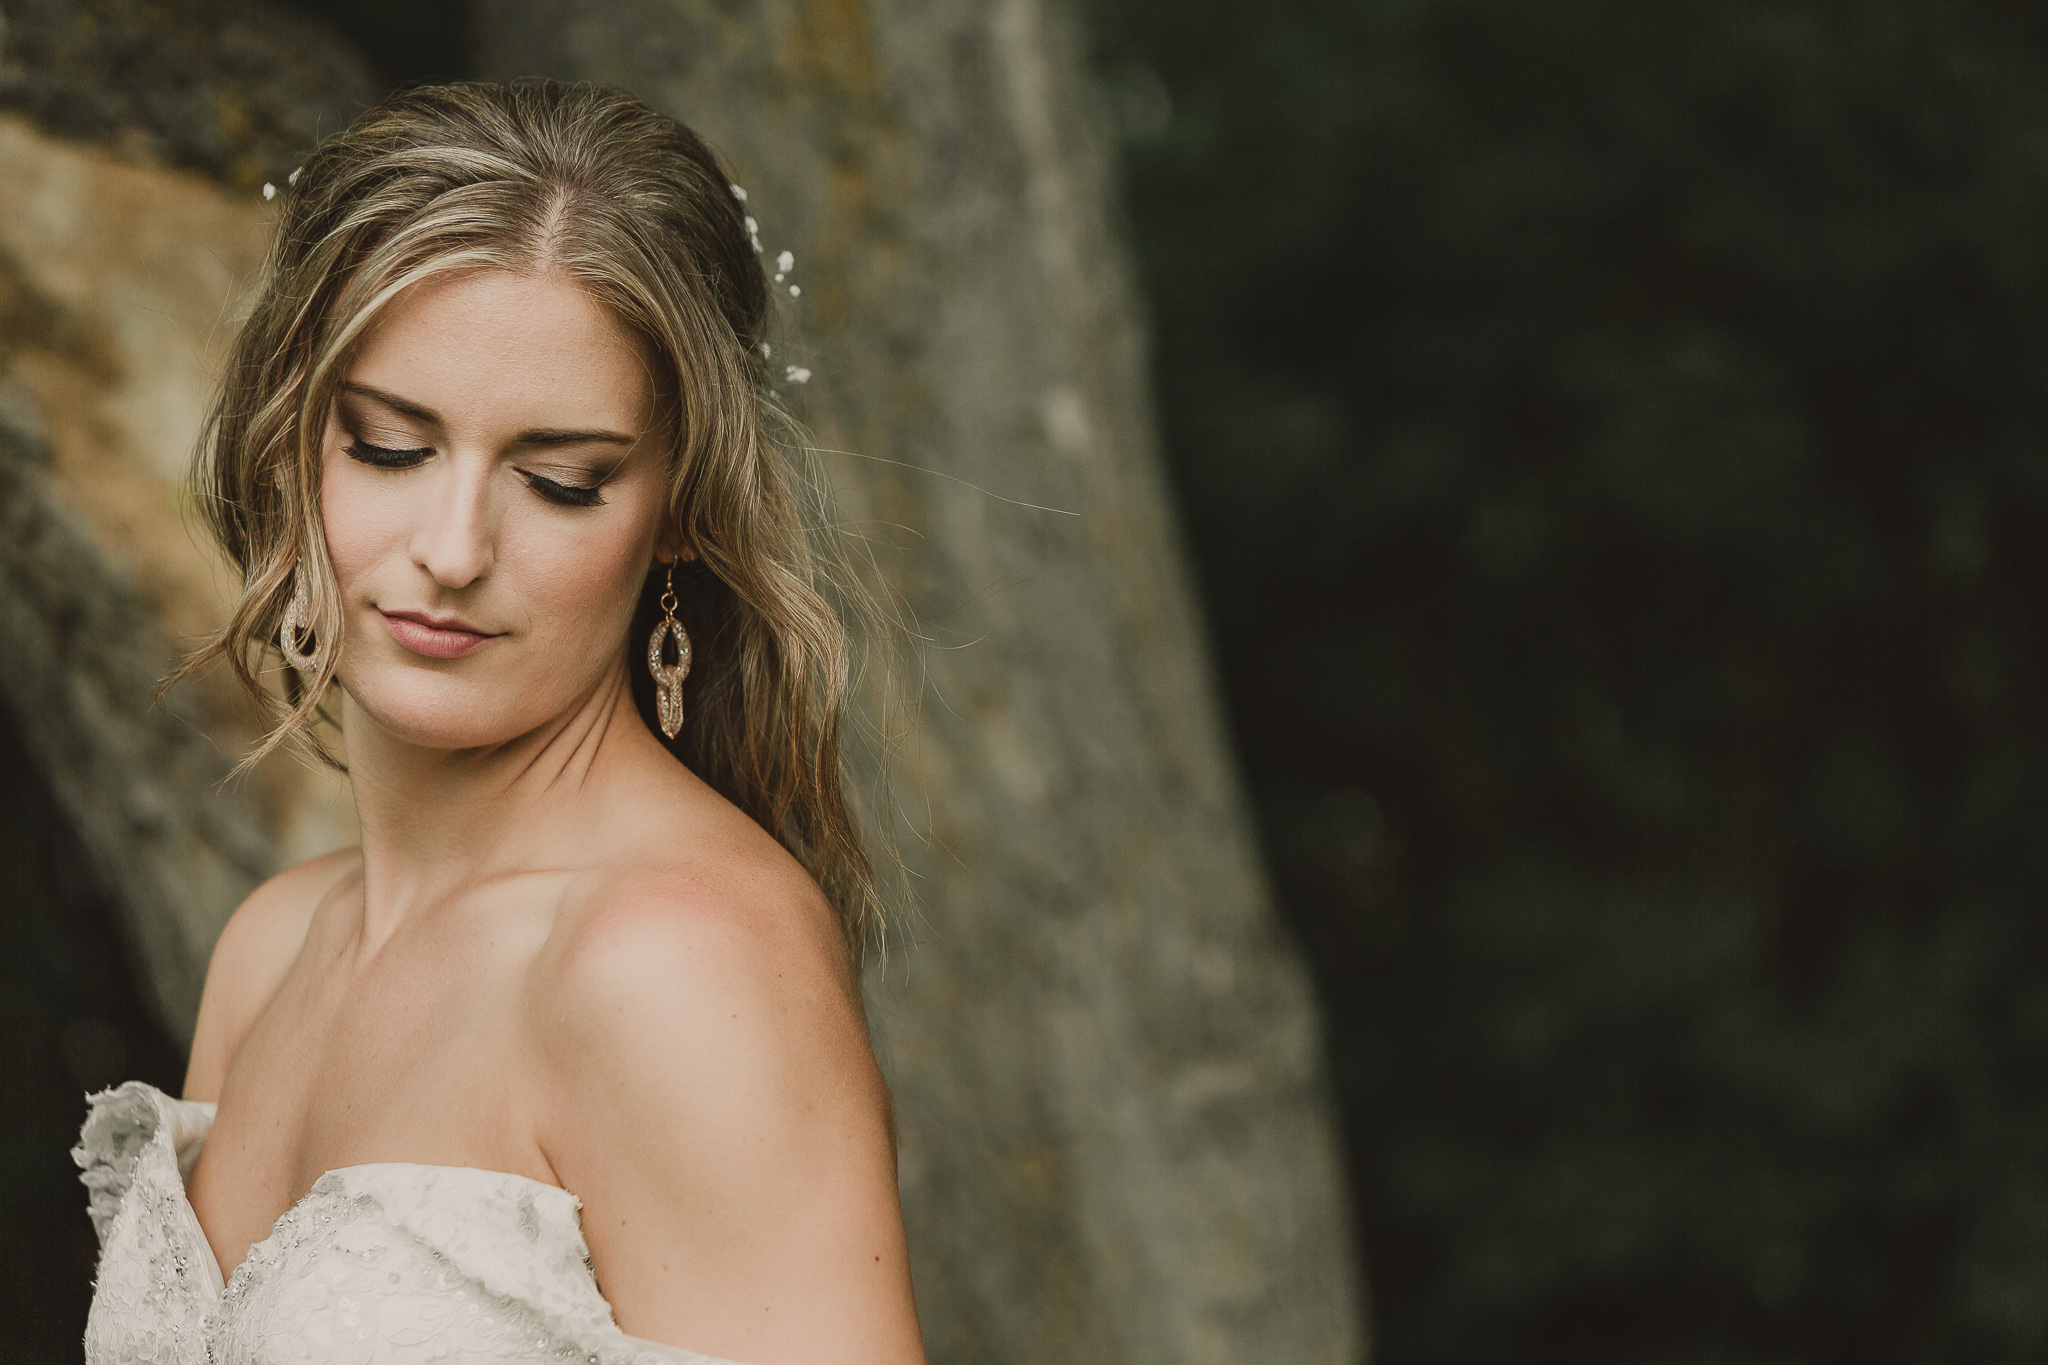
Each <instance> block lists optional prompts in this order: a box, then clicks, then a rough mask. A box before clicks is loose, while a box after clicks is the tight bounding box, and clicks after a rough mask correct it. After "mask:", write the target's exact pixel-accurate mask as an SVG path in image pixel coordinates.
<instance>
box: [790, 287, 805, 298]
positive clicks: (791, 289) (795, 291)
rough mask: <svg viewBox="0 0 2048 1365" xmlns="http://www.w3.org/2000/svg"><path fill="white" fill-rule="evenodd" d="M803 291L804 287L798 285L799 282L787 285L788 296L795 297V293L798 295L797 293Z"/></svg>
mask: <svg viewBox="0 0 2048 1365" xmlns="http://www.w3.org/2000/svg"><path fill="white" fill-rule="evenodd" d="M803 292H804V287H803V286H802V285H800V284H793V285H791V286H790V287H789V296H790V297H791V298H795V297H796V296H797V295H799V294H801V293H803Z"/></svg>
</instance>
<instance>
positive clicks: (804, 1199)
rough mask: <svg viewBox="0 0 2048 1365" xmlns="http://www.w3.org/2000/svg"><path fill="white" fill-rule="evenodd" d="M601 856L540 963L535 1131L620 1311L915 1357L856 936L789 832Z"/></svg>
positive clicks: (690, 1334)
mask: <svg viewBox="0 0 2048 1365" xmlns="http://www.w3.org/2000/svg"><path fill="white" fill-rule="evenodd" d="M770 849H771V850H772V852H763V851H761V850H759V849H757V848H754V847H751V846H749V845H747V844H746V843H745V841H741V843H740V846H739V847H737V848H735V849H724V850H719V851H717V852H715V853H713V854H712V855H710V856H708V857H706V858H704V859H702V860H698V859H694V858H692V859H681V860H677V861H675V862H665V863H660V864H648V865H644V866H641V867H637V868H630V869H625V870H623V871H621V872H619V873H617V874H615V875H611V876H608V877H607V878H606V879H605V880H604V882H603V884H602V885H599V886H597V887H595V888H594V889H593V894H592V895H591V896H590V897H589V898H588V903H587V904H582V905H580V906H578V907H576V908H575V909H573V910H572V911H571V912H570V913H569V914H568V915H567V916H566V917H565V922H564V924H563V926H562V928H561V930H560V932H559V933H558V935H557V938H558V942H557V943H556V944H555V945H553V946H552V948H551V951H552V953H553V960H552V961H551V962H549V963H548V964H547V965H546V966H545V967H544V969H543V971H544V974H545V976H546V978H547V979H546V982H545V984H544V985H543V986H542V987H541V991H542V994H543V996H544V998H545V1002H546V1003H545V1015H544V1018H543V1023H544V1032H543V1034H542V1036H543V1037H544V1039H545V1042H544V1048H545V1050H546V1053H547V1055H548V1057H549V1062H548V1065H547V1071H548V1073H549V1075H550V1076H551V1078H552V1079H551V1081H550V1082H549V1085H550V1090H551V1092H552V1097H551V1103H550V1104H549V1105H548V1106H547V1109H548V1112H549V1114H550V1115H551V1117H550V1119H549V1120H548V1122H549V1124H550V1129H549V1131H548V1132H546V1133H545V1134H544V1135H543V1143H542V1145H543V1149H544V1151H545V1152H546V1153H547V1156H548V1159H549V1161H550V1163H551V1164H552V1165H553V1166H554V1168H555V1171H556V1174H557V1176H558V1177H559V1178H560V1180H561V1181H562V1183H563V1185H564V1186H565V1187H567V1188H569V1189H571V1190H573V1191H574V1192H575V1193H576V1194H577V1195H578V1197H579V1198H581V1199H582V1201H583V1206H584V1219H585V1230H586V1237H587V1239H588V1242H589V1245H590V1251H591V1257H592V1262H593V1265H594V1266H595V1268H596V1270H597V1274H598V1281H599V1283H600V1285H601V1286H602V1287H603V1289H604V1291H605V1295H606V1297H607V1298H608V1299H609V1300H610V1301H611V1303H612V1307H613V1310H614V1313H615V1315H616V1317H617V1320H618V1322H619V1325H620V1326H621V1327H623V1328H624V1329H625V1330H626V1331H628V1332H631V1333H633V1334H635V1335H638V1336H643V1337H648V1338H651V1339H653V1340H656V1341H665V1342H668V1343H670V1344H673V1345H678V1346H684V1347H687V1348H689V1349H692V1350H696V1351H701V1352H706V1353H709V1354H712V1355H715V1356H720V1357H722V1358H725V1359H733V1360H750V1361H756V1362H760V1363H761V1365H777V1362H780V1361H784V1360H800V1359H819V1358H828V1357H829V1358H834V1359H838V1360H843V1361H878V1362H879V1361H915V1360H921V1359H922V1353H921V1351H920V1350H919V1349H918V1347H917V1345H916V1342H917V1333H916V1316H915V1310H914V1308H913V1306H912V1304H911V1297H910V1284H909V1264H908V1255H907V1251H906V1248H905V1245H904V1240H903V1228H902V1214H901V1211H900V1208H899V1205H898V1203H897V1193H896V1170H895V1145H894V1139H893V1135H892V1133H891V1127H890V1121H889V1112H888V1096H887V1092H886V1089H885V1088H884V1086H883V1084H882V1079H881V1074H880V1071H879V1069H878V1068H877V1067H876V1065H875V1059H874V1054H873V1051H872V1049H871V1048H870V1046H869V1043H868V1038H867V1032H866V1028H865V1025H864V1022H863V1019H862V1014H861V1007H860V994H859V986H858V980H857V976H856V974H855V971H854V966H853V961H852V956H851V954H850V953H849V951H848V949H847V947H846V944H845V940H844V938H843V937H842V935H841V933H840V931H839V928H838V925H837V922H836V920H835V919H834V917H833V915H832V912H831V910H830V908H829V906H828V905H827V903H826V901H825V898H824V896H823V895H822V894H821V893H820V892H819V890H818V888H817V886H816V885H815V884H814V883H813V882H812V881H811V880H810V878H809V877H808V876H806V875H805V874H804V872H803V870H802V869H801V868H800V867H799V866H797V864H796V863H795V862H794V860H792V859H790V858H789V857H788V855H787V854H786V853H783V852H782V851H781V850H780V849H779V848H778V847H775V846H773V845H772V844H771V845H770Z"/></svg>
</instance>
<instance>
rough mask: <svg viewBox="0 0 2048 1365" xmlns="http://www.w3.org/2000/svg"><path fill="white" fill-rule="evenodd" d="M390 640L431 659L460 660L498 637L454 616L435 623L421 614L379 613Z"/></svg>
mask: <svg viewBox="0 0 2048 1365" xmlns="http://www.w3.org/2000/svg"><path fill="white" fill-rule="evenodd" d="M378 614H379V615H380V616H382V617H383V618H384V624H385V625H386V626H388V627H389V628H390V630H391V638H392V639H394V640H396V641H398V643H399V644H401V645H403V646H405V647H406V648H407V649H409V650H411V651H412V652H413V653H415V654H424V655H426V656H427V657H428V658H430V659H459V658H461V657H462V656H463V655H465V654H468V653H470V652H471V651H473V650H476V649H480V648H482V647H483V646H484V645H485V644H487V643H489V642H490V641H492V640H495V639H497V638H498V637H497V636H496V635H494V634H491V633H489V632H487V631H481V630H478V629H477V628H476V627H474V626H472V625H470V624H469V623H468V622H466V621H463V620H461V619H459V618H457V617H452V616H451V617H447V618H444V619H441V620H436V619H435V618H434V617H431V616H429V615H427V614H426V613H425V612H423V611H380V612H379V613H378Z"/></svg>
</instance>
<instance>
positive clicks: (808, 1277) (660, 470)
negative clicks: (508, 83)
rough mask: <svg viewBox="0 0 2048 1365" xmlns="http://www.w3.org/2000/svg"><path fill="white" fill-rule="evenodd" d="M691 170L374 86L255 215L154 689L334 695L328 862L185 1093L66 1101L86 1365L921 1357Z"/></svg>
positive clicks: (829, 685) (292, 721) (665, 153)
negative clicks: (250, 255) (253, 270)
mask: <svg viewBox="0 0 2048 1365" xmlns="http://www.w3.org/2000/svg"><path fill="white" fill-rule="evenodd" d="M739 193H740V192H739V191H738V190H737V189H736V188H734V187H732V186H731V185H730V184H729V182H728V180H727V178H726V177H725V175H724V174H723V172H722V171H721V170H720V168H719V166H718V165H717V163H716V161H715V159H714V158H713V157H712V156H711V154H710V153H709V152H708V151H707V150H706V149H705V148H704V146H703V144H702V143H700V142H699V141H698V140H697V139H696V138H695V137H694V136H693V135H692V134H691V133H690V132H689V131H688V130H686V129H684V128H682V127H680V126H679V125H677V124H676V123H675V122H673V121H672V120H670V119H667V118H665V117H662V116H661V115H658V114H656V113H654V112H653V111H652V110H650V109H648V108H647V107H645V106H644V105H642V104H640V103H639V102H638V101H636V100H634V99H632V98H631V97H629V96H626V95H623V94H620V93H617V92H611V91H603V90H592V89H587V88H569V87H564V86H560V85H556V84H541V85H527V86H517V87H505V86H491V85H459V86H449V87H441V88H430V89H421V90H416V91H413V92H410V93H407V94H403V95H400V96H397V97H395V98H393V99H392V100H390V101H387V102H386V103H385V104H383V105H382V106H380V107H378V108H376V109H373V110H371V111H370V112H368V113H367V114H365V115H364V116H363V117H362V118H361V119H360V120H359V121H358V122H357V123H356V124H355V125H354V126H353V127H351V128H350V129H348V130H347V131H346V132H344V133H342V134H341V135H339V136H338V137H336V138H334V139H332V140H331V141H329V142H327V143H325V144H323V145H322V146H321V147H320V148H319V149H317V150H316V151H315V152H314V153H313V155H312V156H311V157H310V158H309V159H308V160H307V162H306V164H305V165H304V167H302V168H301V170H300V172H298V173H296V174H295V176H294V178H293V183H292V184H291V185H290V186H289V187H288V188H287V189H286V191H285V193H284V197H283V208H284V212H283V215H282V221H281V223H280V224H279V230H278V238H277V243H276V246H275V249H274V251H273V254H272V258H271V263H270V268H269V276H268V282H267V286H266V289H265V291H264V293H263V296H262V298H261V300H260V302H259V303H258V305H257V307H256V310H255V312H254V314H253V316H252V318H251V319H250V321H249V323H248V324H247V326H246V327H245V329H244V330H243V332H242V334H241V336H240V338H239V340H238V342H237V345H236V348H235V351H234V354H233V357H232V360H231V363H230V367H229V371H228V375H227V378H226V381H225V384H224V386H223V391H222V393H221V396H220V399H219V401H218V404H217V407H216V409H215V411H214V414H213V418H212V421H211V423H210V425H209V428H208V433H207V437H206V440H205V441H204V442H203V443H202V446H203V448H202V457H201V469H200V479H199V483H200V487H201V491H202V493H203V495H204V506H205V508H206V514H207V518H208V521H209V523H210V526H211V529H212V530H213V532H214V533H215V534H216V535H217V536H218V538H219V540H220V542H221V544H222V546H223V547H224V548H225V549H226V551H227V553H228V555H229V556H230V558H232V559H233V561H234V562H235V563H236V565H237V566H238V567H239V568H240V569H241V570H242V574H243V582H244V592H243V596H242V599H241V601H240V603H239V605H238V606H237V608H236V609H235V611H234V613H233V616H232V619H231V621H230V623H229V625H228V626H227V627H226V629H225V630H224V631H223V632H222V634H221V635H220V637H219V638H218V639H216V640H215V641H213V642H212V644H211V645H210V646H209V648H208V649H206V650H205V651H203V652H202V654H201V655H200V656H199V657H198V658H197V659H195V660H194V665H193V666H197V664H199V663H202V662H204V661H205V660H206V659H209V658H211V657H214V656H216V655H226V656H227V657H228V658H229V659H231V660H232V661H233V663H234V665H235V667H236V668H237V670H238V672H239V673H240V674H241V676H242V678H243V680H244V682H245V683H246V684H247V685H248V686H249V687H250V688H251V690H252V691H254V692H255V693H256V694H257V695H258V696H262V697H270V696H272V695H273V694H271V693H267V692H265V691H264V689H263V688H262V686H261V685H260V681H259V678H258V676H257V674H258V669H257V664H259V663H260V658H255V657H252V656H257V655H259V654H260V651H261V649H262V648H263V647H264V644H265V642H274V644H275V646H276V647H277V648H278V650H279V651H280V653H281V654H282V655H283V657H284V659H285V660H286V662H288V663H290V664H291V665H292V669H293V671H291V672H289V673H287V674H286V675H285V676H286V678H287V681H288V686H287V688H286V699H285V701H284V702H282V703H275V704H276V705H277V706H278V707H279V710H280V722H279V728H278V730H277V732H276V733H275V734H273V735H272V737H271V743H272V744H273V745H274V744H276V743H278V742H280V741H282V740H284V739H286V738H287V737H297V739H299V740H302V741H305V742H311V738H310V737H311V734H312V730H311V726H312V723H313V721H314V720H315V718H316V715H317V714H319V713H318V712H317V711H316V707H317V706H318V705H319V704H320V703H321V701H322V699H323V698H324V697H327V696H329V694H330V684H338V719H339V723H340V731H341V735H342V750H343V755H344V757H345V760H346V766H347V770H348V773H349V776H350V779H351V781H352V783H353V786H354V795H355V801H356V807H357V812H358V815H359V817H360V823H361V828H362V844H361V847H359V848H352V849H347V850H344V851H342V852H338V853H334V854H331V855H329V856H327V857H323V858H318V859H315V860H313V861H312V862H309V863H305V864H302V865H301V866H298V867H295V868H292V869H291V870H289V871H287V872H284V873H282V874H280V875H279V876H277V877H275V878H273V879H272V880H271V881H269V882H268V883H266V884H265V885H263V886H262V887H260V888H259V889H258V890H257V891H256V892H255V893H254V894H253V895H251V896H250V897H249V899H248V900H247V902H245V903H244V904H243V905H242V906H241V908H240V909H239V910H237V911H236V913H235V915H234V917H233V919H232V920H231V921H230V922H229V924H228V926H227V928H226V930H225V931H224V932H223V933H222V935H221V938H220V942H219V945H218V947H217V948H216V949H215V951H214V955H213V961H212V965H211V967H210V969H209V973H208V978H207V983H206V990H205V995H204V999H203V1002H202V1004H201V1006H200V1013H199V1022H198V1029H197V1035H196V1037H195V1040H194V1043H193V1050H192V1059H191V1070H190V1073H189V1075H188V1077H187V1080H186V1093H185V1099H184V1100H183V1101H179V1100H172V1099H170V1098H168V1097H166V1096H163V1095H161V1094H160V1093H158V1092H156V1091H154V1090H151V1089H150V1088H149V1087H147V1086H143V1085H140V1084H136V1083H131V1084H130V1085H128V1086H124V1087H121V1088H120V1089H118V1090H116V1091H112V1092H108V1093H107V1094H105V1095H102V1096H99V1097H96V1098H95V1102H94V1109H93V1113H92V1115H91V1117H90V1118H89V1119H88V1121H87V1124H86V1130H85V1134H84V1137H83V1139H82V1141H81V1145H80V1148H79V1150H78V1152H77V1153H75V1155H76V1156H77V1157H78V1159H79V1161H80V1164H81V1165H83V1166H85V1167H86V1176H85V1179H86V1183H87V1184H88V1186H89V1187H91V1189H92V1193H93V1198H92V1203H93V1213H94V1220H95V1223H96V1225H97V1226H98V1228H99V1232H100V1236H101V1242H102V1253H101V1269H100V1277H99V1283H98V1287H97V1290H96V1293H95V1299H94V1304H93V1309H92V1317H91V1320H90V1323H89V1326H88V1331H87V1348H88V1349H87V1354H88V1357H89V1358H90V1359H92V1360H95V1361H108V1362H111V1361H129V1360H144V1359H148V1360H169V1361H180V1362H182V1361H198V1360H221V1361H229V1362H243V1361H248V1362H257V1361H264V1362H267V1361H273V1360H280V1361H281V1360H286V1359H290V1360H300V1359H312V1360H329V1359H334V1360H341V1359H347V1360H365V1361H367V1360H378V1361H386V1360H389V1361H415V1360H417V1361H425V1360H439V1359H457V1360H476V1361H481V1360H491V1361H496V1360H527V1359H558V1358H559V1359H576V1360H588V1361H603V1362H612V1361H643V1362H646V1361H669V1360H701V1359H704V1358H705V1357H706V1356H708V1357H711V1358H715V1359H724V1360H734V1361H746V1362H750V1365H780V1362H796V1361H812V1360H818V1361H822V1360H831V1361H835V1362H853V1361H875V1362H881V1361H889V1362H902V1361H917V1360H921V1359H922V1349H921V1346H920V1344H919V1339H918V1332H917V1323H916V1317H915V1313H914V1311H913V1307H912V1303H911V1292H910V1282H909V1272H908V1263H907V1258H906V1253H905V1249H904V1239H903V1228H902V1218H901V1213H900V1211H899V1207H898V1203H897V1194H896V1185H895V1159H894V1149H893V1140H892V1134H891V1130H890V1122H889V1111H888V1099H887V1095H886V1093H885V1091H884V1089H883V1086H882V1082H881V1078H880V1075H879V1073H878V1072H877V1070H876V1067H875V1063H874V1058H873V1054H872V1052H871V1050H870V1048H869V1045H868V1041H867V1037H866V1033H865V1029H864V1024H863V1017H862V1011H861V1004H860V995H859V986H858V981H857V976H856V970H855V963H854V945H856V944H857V943H858V942H859V940H860V938H861V936H862V934H863V933H864V932H865V931H866V929H867V926H868V923H869V920H870V918H871V916H872V913H873V911H872V907H873V904H874V890H873V879H872V876H871V874H870V871H869V868H868V865H867V863H866V862H865V861H864V859H863V858H862V856H861V853H860V849H859V845H858V842H857V840H856V837H855V834H854V830H853V827H852V823H851V821H850V819H849V816H848V813H847V810H846V807H845V802H844V799H843V797H842V793H841V785H840V772H839V762H838V753H837V743H838V717H839V709H840V705H841V699H842V695H843V686H844V672H845V665H844V658H845V649H844V635H843V631H842V629H841V626H840V624H839V622H838V620H837V619H836V617H835V616H834V614H833V612H832V610H831V609H830V607H828V605H827V604H826V602H825V601H824V599H823V598H822V597H821V595H820V590H819V589H820V568H819V560H818V559H817V558H816V557H815V556H814V554H813V552H812V550H811V549H810V548H809V546H808V545H807V543H806V539H805V536H806V531H805V515H804V511H803V509H802V508H801V507H800V505H799V501H798V499H797V496H796V493H795V486H794V484H793V482H792V481H791V479H790V478H789V476H788V475H787V474H786V473H785V472H784V470H783V468H782V461H783V458H784V453H783V452H784V447H783V446H782V445H780V444H778V443H777V442H776V441H775V440H774V439H773V432H774V430H775V427H774V425H773V421H774V418H775V414H776V411H777V409H776V406H775V403H774V400H773V398H772V395H771V392H770V390H769V386H768V370H767V367H766V358H767V355H768V346H767V344H766V343H765V341H764V335H763V333H764V328H765V326H766V322H767V314H768V298H769V294H768V283H767V281H766V280H765V279H764V277H763V272H762V269H761V266H760V264H759V262H758V260H757V251H758V247H757V245H756V244H755V242H754V240H753V237H754V233H753V224H752V221H751V220H750V219H748V218H747V217H746V216H745V211H744V208H743V207H742V205H741V204H740V203H738V202H737V198H738V197H739ZM636 672H637V673H638V674H639V676H640V679H641V681H640V684H639V687H640V690H641V692H642V693H643V697H644V700H645V701H646V703H647V705H646V706H645V709H644V711H643V709H642V707H641V706H640V705H636V701H635V696H634V693H635V684H634V675H635V673H636ZM685 677H687V685H685V682H684V679H685ZM656 726H658V727H659V729H660V731H662V732H666V733H657V730H656V728H655V727H656ZM678 760H680V761H678ZM216 1105H217V1110H216V1107H215V1106H216ZM579 1201H580V1204H579ZM579 1209H580V1218H579ZM223 1275H225V1283H224V1284H223ZM698 1353H703V1354H698Z"/></svg>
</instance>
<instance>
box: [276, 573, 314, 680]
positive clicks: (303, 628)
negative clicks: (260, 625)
mask: <svg viewBox="0 0 2048 1365" xmlns="http://www.w3.org/2000/svg"><path fill="white" fill-rule="evenodd" d="M292 578H293V582H292V600H291V602H290V603H289V604H288V605H287V606H286V607H285V609H284V624H282V625H280V626H279V627H278V628H277V648H278V651H279V652H280V653H282V654H283V655H284V661H285V662H286V663H288V664H290V665H291V666H292V667H293V668H296V669H298V670H299V672H301V673H311V672H312V671H313V670H314V669H316V668H318V667H320V656H319V654H318V653H317V652H316V653H312V654H306V653H302V652H301V651H300V648H299V637H300V636H302V635H308V634H311V631H310V630H309V629H308V627H310V626H311V625H312V623H313V598H312V595H311V594H310V593H308V592H307V591H306V566H305V565H303V564H301V565H300V566H299V568H298V570H297V572H296V573H294V574H293V575H292ZM313 648H314V650H315V651H317V650H318V649H319V648H320V645H319V642H318V641H315V642H314V645H313Z"/></svg>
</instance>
